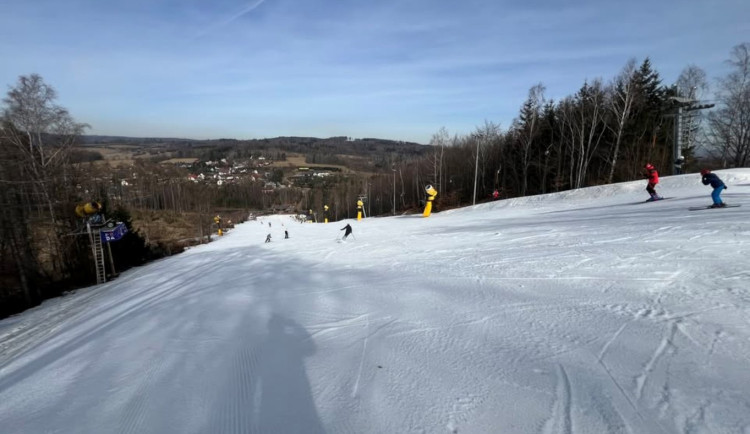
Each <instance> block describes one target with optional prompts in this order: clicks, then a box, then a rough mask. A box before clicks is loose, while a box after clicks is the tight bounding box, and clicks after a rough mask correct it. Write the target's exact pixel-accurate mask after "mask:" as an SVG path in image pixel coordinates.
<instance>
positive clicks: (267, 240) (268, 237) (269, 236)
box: [266, 234, 271, 243]
mask: <svg viewBox="0 0 750 434" xmlns="http://www.w3.org/2000/svg"><path fill="white" fill-rule="evenodd" d="M266 242H267V243H270V242H271V234H268V235H267V236H266Z"/></svg>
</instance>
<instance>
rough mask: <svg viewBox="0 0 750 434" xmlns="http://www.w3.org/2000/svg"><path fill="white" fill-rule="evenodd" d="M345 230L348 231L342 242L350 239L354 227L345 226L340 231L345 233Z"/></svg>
mask: <svg viewBox="0 0 750 434" xmlns="http://www.w3.org/2000/svg"><path fill="white" fill-rule="evenodd" d="M344 229H346V232H344V238H342V240H345V239H346V237H348V236H349V235H351V233H352V227H351V226H350V225H348V224H347V225H346V226H344V227H343V228H341V229H339V230H342V231H343V230H344Z"/></svg>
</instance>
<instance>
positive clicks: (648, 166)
mask: <svg viewBox="0 0 750 434" xmlns="http://www.w3.org/2000/svg"><path fill="white" fill-rule="evenodd" d="M644 167H645V168H646V170H652V169H653V168H654V165H653V164H651V163H646V166H644Z"/></svg>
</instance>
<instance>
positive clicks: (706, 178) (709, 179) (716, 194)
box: [701, 169, 727, 208]
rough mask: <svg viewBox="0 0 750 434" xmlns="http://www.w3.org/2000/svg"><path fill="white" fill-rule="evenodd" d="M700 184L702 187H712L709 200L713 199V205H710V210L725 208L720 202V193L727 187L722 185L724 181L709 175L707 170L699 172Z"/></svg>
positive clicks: (711, 174) (712, 174) (714, 175)
mask: <svg viewBox="0 0 750 434" xmlns="http://www.w3.org/2000/svg"><path fill="white" fill-rule="evenodd" d="M701 176H702V179H701V182H702V183H703V185H709V184H711V187H713V189H714V191H712V192H711V199H713V201H714V204H713V205H711V208H723V207H725V206H727V204H725V203H724V202H722V201H721V192H722V191H724V190H726V189H727V186H726V185H725V184H724V181H722V180H721V179H719V177H718V176H716V174H714V173H711V171H710V170H708V169H703V170H701Z"/></svg>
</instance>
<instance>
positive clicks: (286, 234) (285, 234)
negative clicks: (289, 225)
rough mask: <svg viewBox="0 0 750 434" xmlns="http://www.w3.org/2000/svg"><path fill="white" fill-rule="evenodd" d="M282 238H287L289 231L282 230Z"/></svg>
mask: <svg viewBox="0 0 750 434" xmlns="http://www.w3.org/2000/svg"><path fill="white" fill-rule="evenodd" d="M284 238H289V231H287V230H285V231H284Z"/></svg>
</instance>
